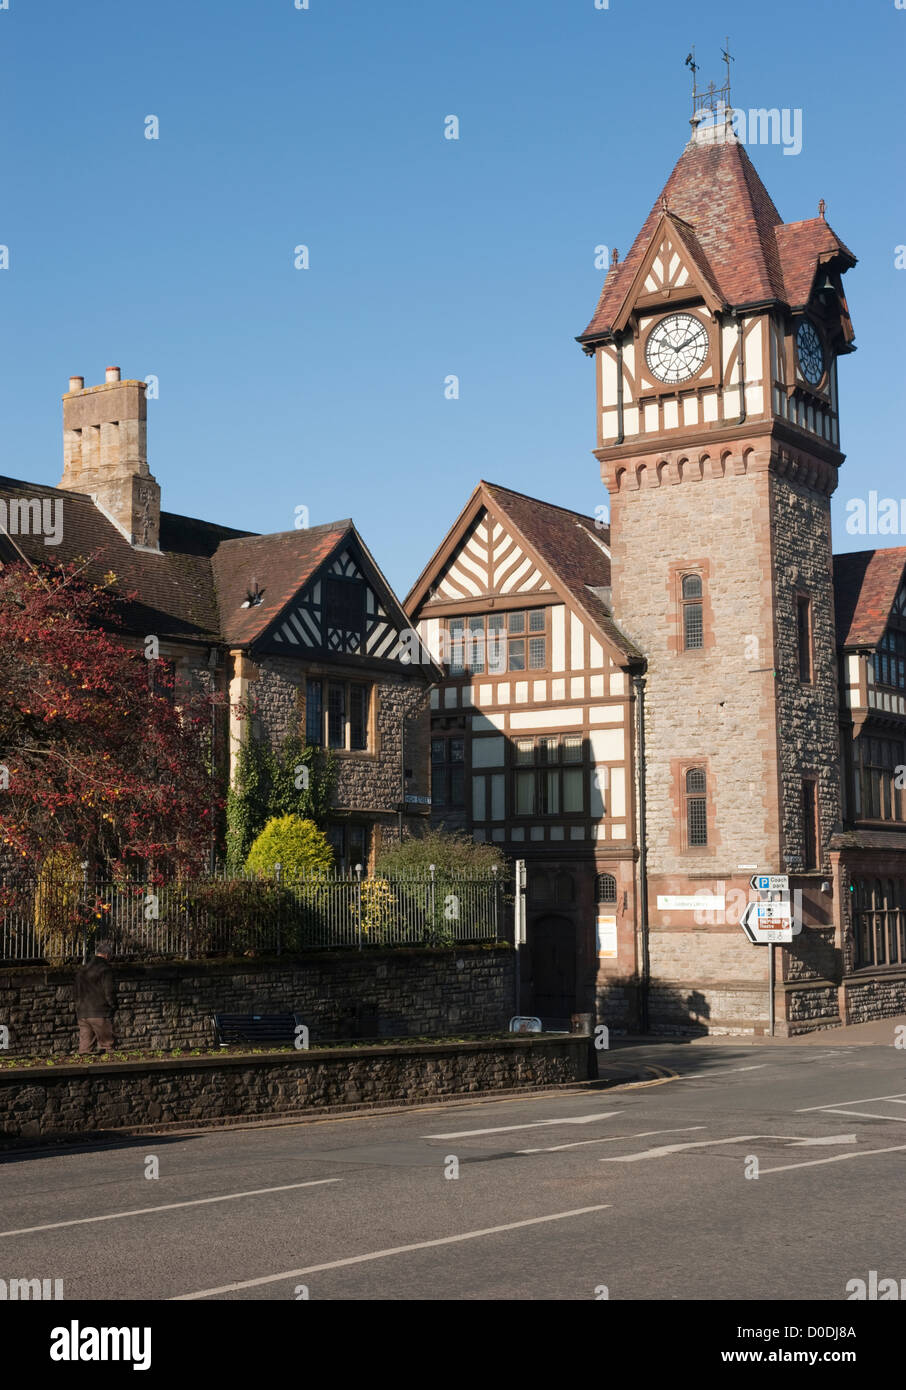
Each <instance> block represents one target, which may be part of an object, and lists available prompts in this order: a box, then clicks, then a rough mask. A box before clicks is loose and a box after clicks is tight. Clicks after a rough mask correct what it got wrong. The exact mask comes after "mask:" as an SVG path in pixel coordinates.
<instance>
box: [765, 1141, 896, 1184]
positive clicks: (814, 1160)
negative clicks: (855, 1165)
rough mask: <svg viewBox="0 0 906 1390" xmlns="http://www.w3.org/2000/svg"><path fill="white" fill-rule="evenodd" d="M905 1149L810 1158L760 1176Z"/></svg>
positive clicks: (772, 1169)
mask: <svg viewBox="0 0 906 1390" xmlns="http://www.w3.org/2000/svg"><path fill="white" fill-rule="evenodd" d="M903 1149H906V1144H897V1145H895V1146H894V1147H893V1148H892V1149H863V1150H862V1152H861V1153H857V1154H834V1156H833V1158H810V1159H808V1160H807V1161H806V1162H805V1163H785V1164H784V1165H783V1167H781V1168H762V1169H761V1172H760V1175H761V1177H764V1175H765V1174H766V1173H788V1172H789V1171H790V1169H791V1168H815V1167H817V1165H818V1164H819V1163H845V1162H846V1160H847V1159H848V1158H871V1157H872V1155H873V1154H896V1153H901V1152H902V1150H903Z"/></svg>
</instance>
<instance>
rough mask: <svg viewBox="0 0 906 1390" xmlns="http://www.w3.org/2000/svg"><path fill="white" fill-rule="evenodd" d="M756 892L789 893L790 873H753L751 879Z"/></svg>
mask: <svg viewBox="0 0 906 1390" xmlns="http://www.w3.org/2000/svg"><path fill="white" fill-rule="evenodd" d="M749 882H750V883H751V885H752V887H753V888H754V889H755V892H756V893H789V891H790V877H789V874H753V875H752V877H751V878H750V879H749Z"/></svg>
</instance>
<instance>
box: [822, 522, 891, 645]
mask: <svg viewBox="0 0 906 1390" xmlns="http://www.w3.org/2000/svg"><path fill="white" fill-rule="evenodd" d="M904 569H906V546H902V545H900V546H891V547H890V548H889V549H887V550H857V551H854V552H852V553H850V554H848V555H835V556H834V609H835V613H836V620H837V642H838V644H839V645H840V646H841V647H875V646H877V644H878V643H879V642H880V640H881V638H882V637H883V636H884V629H885V628H886V627H887V620H888V618H889V617H890V610H891V608H892V607H893V602H894V599H895V598H896V596H897V591H898V590H899V587H900V584H901V582H902V579H903V571H904Z"/></svg>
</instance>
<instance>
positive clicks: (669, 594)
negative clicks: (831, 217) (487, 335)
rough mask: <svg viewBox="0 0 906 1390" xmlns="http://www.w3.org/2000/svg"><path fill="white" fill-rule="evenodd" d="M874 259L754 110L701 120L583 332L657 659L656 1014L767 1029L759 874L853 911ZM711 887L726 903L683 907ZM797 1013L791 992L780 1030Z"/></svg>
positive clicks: (651, 915)
mask: <svg viewBox="0 0 906 1390" xmlns="http://www.w3.org/2000/svg"><path fill="white" fill-rule="evenodd" d="M854 264H855V257H854V256H853V255H852V253H851V252H850V251H849V250H848V249H847V247H846V246H845V245H844V244H843V242H842V241H840V240H839V238H838V237H837V236H836V235H835V233H834V232H833V230H832V229H831V227H830V225H829V224H828V222H827V221H826V219H825V216H824V203H823V201H822V202H821V204H820V206H819V215H818V216H817V217H813V218H809V219H806V220H804V221H799V222H784V221H783V219H782V218H781V216H780V214H779V213H778V211H777V209H776V207H775V206H774V203H773V202H772V200H771V198H770V196H769V194H768V192H767V190H766V189H765V187H764V185H763V183H762V182H761V179H760V178H759V176H758V174H757V173H756V171H755V168H754V166H753V164H752V162H751V160H750V159H749V156H748V154H747V153H746V150H745V148H744V147H743V145H742V144H741V143H740V142H739V141H738V140H737V138H736V135H735V134H734V128H733V120H732V111H730V110H729V109H727V110H725V111H723V112H722V113H720V114H719V116H718V118H717V119H716V120H714V119H713V118H712V119H711V120H710V121H709V119H708V116H707V115H706V114H704V113H702V112H698V113H697V115H696V117H695V119H694V120H693V133H692V138H691V139H690V141H689V143H688V145H687V146H686V148H685V150H684V151H683V153H682V155H681V157H680V159H679V161H678V163H677V165H676V167H675V168H674V170H673V173H672V174H671V175H670V178H669V179H668V181H667V184H666V186H665V187H664V189H663V192H662V193H661V194H660V196H659V197H658V199H657V201H656V202H655V204H654V207H653V208H652V210H651V212H650V213H649V215H648V217H647V219H646V221H645V223H644V226H643V227H642V229H641V231H640V232H639V234H638V236H637V237H636V239H635V242H634V243H633V246H632V249H631V251H630V252H629V254H628V256H627V257H626V258H625V260H624V261H623V262H619V261H618V260H617V259H616V256H615V257H614V264H613V265H612V266H611V269H610V272H609V274H608V276H607V280H606V282H605V285H604V289H603V291H602V293H601V297H600V299H599V302H598V306H597V308H596V310H595V313H594V317H593V318H592V320H591V323H590V324H589V325H588V327H587V329H586V330H585V332H584V333H583V334H582V335H581V337H580V338H579V342H580V343H581V345H582V347H583V348H584V350H585V352H586V353H588V354H589V355H590V356H593V358H594V362H595V377H596V383H597V448H596V449H595V454H596V457H597V458H598V460H599V462H600V466H601V477H602V479H603V482H604V485H605V486H606V487H607V489H608V492H609V494H610V512H611V517H610V520H611V550H612V557H613V580H612V611H613V617H614V619H615V621H616V623H617V624H618V625H619V626H620V627H621V628H622V630H623V632H624V633H625V634H626V636H627V637H628V638H629V639H630V640H631V641H632V642H633V643H634V644H635V645H636V646H637V647H638V648H639V649H640V650H641V651H642V652H643V653H644V655H645V658H646V669H645V673H644V679H643V681H642V682H640V683H639V684H638V687H637V688H638V690H639V692H640V694H639V698H640V700H641V701H642V705H641V706H640V707H639V708H638V709H637V714H638V716H639V717H640V719H641V720H642V723H643V726H644V740H645V743H644V747H645V766H644V767H643V768H641V770H640V773H639V776H640V778H642V779H644V797H643V798H640V804H641V805H642V806H643V807H644V821H645V823H644V826H643V827H641V829H642V833H643V836H644V844H645V847H646V851H647V864H646V863H645V861H644V860H643V861H642V862H643V865H644V869H645V872H644V875H643V879H642V881H641V882H640V885H639V887H640V893H641V894H642V897H643V901H642V903H641V904H640V918H641V922H642V924H643V929H645V927H646V926H647V933H648V944H649V947H650V971H651V993H650V998H651V1016H652V1020H653V1021H654V1020H656V1019H657V1017H658V1012H659V1008H661V1006H662V1011H663V1013H664V1016H665V1017H666V1015H667V1014H669V1013H670V1010H671V1009H672V1008H674V1006H675V1005H674V1004H671V1003H670V999H671V998H673V997H674V996H677V995H680V996H683V995H684V996H685V997H688V996H689V993H690V990H691V991H692V992H693V993H694V996H695V999H696V1001H697V1003H696V1008H698V1010H699V1013H700V1015H701V1017H702V1018H704V1017H708V1018H709V1019H710V1021H711V1025H712V1026H714V1024H715V1023H717V1022H718V1021H719V1022H721V1023H726V1024H727V1025H739V1026H742V1027H743V1028H746V1027H748V1028H754V1029H755V1031H761V1030H762V1028H763V1027H764V1026H766V1023H767V1020H766V1018H765V1007H766V989H765V985H764V980H765V979H766V971H767V955H768V951H773V949H774V948H773V947H769V948H767V949H766V950H764V951H760V950H756V949H752V948H748V953H747V954H744V953H743V950H742V948H743V946H744V945H745V941H744V937H743V935H742V932H741V931H740V928H739V926H738V919H739V917H740V915H741V912H742V908H743V906H744V904H745V902H746V901H747V900H748V896H749V885H748V879H749V875H750V873H751V872H754V869H755V868H756V867H757V868H758V869H759V870H760V871H761V872H771V873H789V874H791V875H793V876H794V877H793V880H792V884H793V886H794V887H799V888H801V889H802V890H803V903H804V922H805V927H806V930H807V928H808V926H809V924H810V923H813V924H815V925H819V924H826V922H827V921H829V920H831V916H832V906H831V904H830V902H829V901H828V902H826V901H825V900H824V899H823V898H822V891H823V890H822V887H821V885H822V883H823V882H824V880H825V878H826V877H827V874H828V866H829V859H828V853H829V842H830V837H831V833H832V831H833V829H834V827H835V825H837V824H838V822H839V821H840V819H841V811H840V759H839V730H838V697H837V675H836V649H835V637H834V608H833V586H832V560H831V533H830V499H831V495H832V493H833V491H834V489H835V487H836V485H837V476H838V470H839V468H840V466H841V464H842V463H843V454H842V453H841V452H840V434H839V418H838V390H837V363H838V359H839V358H840V357H841V356H844V355H846V354H847V353H849V352H851V351H852V350H853V331H852V326H851V323H850V319H849V313H848V309H847V305H846V299H845V296H844V292H843V288H842V283H841V276H842V274H843V273H844V272H845V271H847V270H848V269H850V268H851V267H852V266H853V265H854ZM695 893H704V895H705V897H704V898H703V899H702V901H703V902H705V901H707V902H708V904H709V906H708V907H707V908H706V909H704V910H702V911H696V912H692V911H690V910H689V908H688V907H686V908H684V907H682V906H679V905H678V904H681V903H682V902H683V901H684V900H686V901H688V897H689V896H690V895H692V894H695ZM721 904H722V905H721ZM646 916H647V923H646ZM693 928H694V930H692V929H693ZM684 929H685V930H684ZM709 981H710V982H712V983H711V984H708V983H707V982H709ZM659 1000H660V1001H661V1004H660V1005H659V1002H658V1001H659ZM684 1007H685V1006H684ZM782 1009H783V1000H782V989H781V991H780V996H779V999H778V1003H777V1009H776V1016H777V1019H778V1024H779V1025H780V1028H781V1031H782V1016H783V1015H782ZM692 1011H693V1012H694V1011H695V1010H694V1009H693V1010H692Z"/></svg>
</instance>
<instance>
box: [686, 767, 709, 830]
mask: <svg viewBox="0 0 906 1390" xmlns="http://www.w3.org/2000/svg"><path fill="white" fill-rule="evenodd" d="M707 792H708V784H707V781H706V778H705V770H704V768H702V767H690V768H689V770H688V772H687V773H686V779H685V797H686V844H687V845H688V846H689V848H690V849H694V848H697V847H698V846H700V845H706V844H707V843H708V797H707Z"/></svg>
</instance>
